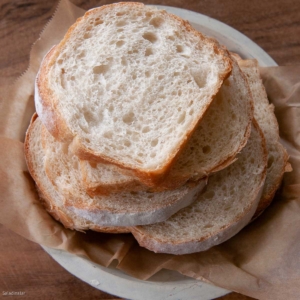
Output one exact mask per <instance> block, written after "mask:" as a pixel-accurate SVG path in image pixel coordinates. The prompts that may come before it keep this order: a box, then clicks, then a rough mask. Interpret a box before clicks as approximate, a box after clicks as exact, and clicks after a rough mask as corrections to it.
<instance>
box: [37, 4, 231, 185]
mask: <svg viewBox="0 0 300 300" xmlns="http://www.w3.org/2000/svg"><path fill="white" fill-rule="evenodd" d="M231 68H232V67H231V59H230V57H229V54H228V52H227V50H225V49H224V48H223V47H220V46H219V44H218V43H217V42H216V41H215V40H213V39H209V38H207V37H205V36H203V35H202V34H201V33H199V32H197V31H196V30H194V29H193V28H192V27H191V26H190V25H189V23H188V22H186V21H183V20H182V19H180V18H178V17H177V16H174V15H171V14H168V13H167V12H165V11H162V10H158V9H156V8H154V7H147V6H144V5H143V4H140V3H117V4H112V5H106V6H102V7H100V8H96V9H93V10H90V11H88V12H87V13H86V14H85V15H84V16H83V17H82V18H80V19H78V20H77V22H76V23H75V24H74V25H73V26H72V27H71V28H70V29H69V31H68V32H67V34H66V35H65V37H64V39H63V40H62V41H61V42H60V43H59V44H58V45H57V47H55V48H53V49H52V50H51V51H50V52H49V53H48V55H47V56H46V57H45V59H44V60H43V62H42V65H41V68H40V71H39V74H38V76H37V86H38V88H37V89H36V97H35V101H36V110H37V113H38V115H39V116H40V118H41V120H42V122H43V124H44V125H45V126H46V127H47V129H48V130H49V131H50V132H51V134H52V135H53V136H54V137H55V138H56V139H58V140H60V141H61V142H72V144H73V150H74V151H75V153H76V155H78V156H79V157H80V158H81V159H85V160H95V161H98V162H106V163H112V164H115V165H118V166H119V167H121V168H124V169H129V170H133V172H134V173H135V175H136V176H138V177H139V178H140V180H141V181H142V182H144V183H145V184H147V185H150V186H152V185H156V184H157V183H159V182H160V180H162V178H163V177H164V176H165V175H166V173H167V172H168V171H169V169H170V168H171V166H172V165H173V164H174V162H175V161H176V159H177V156H178V155H179V154H180V152H181V151H182V149H183V148H184V146H185V144H186V142H187V141H188V140H189V138H190V136H191V135H192V133H193V131H194V130H195V128H196V126H197V125H198V124H199V122H200V121H201V119H202V118H203V115H204V113H205V111H206V110H207V108H208V107H209V106H210V104H211V102H212V99H213V97H214V96H215V95H216V94H217V92H218V90H219V89H220V87H221V85H222V83H223V80H224V79H226V78H227V77H228V76H229V75H230V72H231ZM162 124H163V126H162Z"/></svg>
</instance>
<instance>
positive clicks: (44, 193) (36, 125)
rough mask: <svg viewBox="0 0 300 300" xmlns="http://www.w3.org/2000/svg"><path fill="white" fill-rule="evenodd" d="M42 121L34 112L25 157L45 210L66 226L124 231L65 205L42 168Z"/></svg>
mask: <svg viewBox="0 0 300 300" xmlns="http://www.w3.org/2000/svg"><path fill="white" fill-rule="evenodd" d="M41 130H42V123H41V122H40V121H39V120H38V119H37V114H34V115H33V117H32V120H31V123H30V125H29V128H28V130H27V133H26V139H25V158H26V162H27V165H28V169H29V172H30V174H31V176H32V178H33V179H34V181H35V183H36V185H37V189H38V192H39V195H40V200H41V201H42V202H43V204H44V206H45V208H46V209H47V211H48V212H49V213H50V214H51V215H52V216H53V217H54V218H55V219H56V220H58V221H59V222H61V223H62V224H63V225H64V226H65V227H66V228H70V229H75V230H78V231H84V230H88V229H92V230H94V231H100V232H109V233H126V232H129V229H128V228H126V227H101V226H98V225H97V224H94V223H93V222H91V221H90V220H87V219H84V218H82V217H80V216H77V215H76V214H74V213H73V212H72V211H70V210H69V209H68V208H67V207H65V199H64V197H63V196H62V195H61V194H60V193H58V192H57V191H56V190H55V189H54V187H53V185H52V183H51V182H50V180H49V179H48V177H47V176H46V174H45V170H44V162H45V161H44V160H45V153H44V149H43V147H42V144H41V139H40V137H41Z"/></svg>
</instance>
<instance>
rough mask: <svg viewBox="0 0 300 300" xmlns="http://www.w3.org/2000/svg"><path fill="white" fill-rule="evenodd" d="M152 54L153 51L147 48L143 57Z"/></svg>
mask: <svg viewBox="0 0 300 300" xmlns="http://www.w3.org/2000/svg"><path fill="white" fill-rule="evenodd" d="M152 54H153V50H152V49H151V48H147V49H146V52H145V56H150V55H152Z"/></svg>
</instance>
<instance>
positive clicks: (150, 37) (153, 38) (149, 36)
mask: <svg viewBox="0 0 300 300" xmlns="http://www.w3.org/2000/svg"><path fill="white" fill-rule="evenodd" d="M143 38H144V39H145V40H148V41H149V42H150V43H155V42H156V41H157V36H156V34H155V33H153V32H145V33H144V34H143Z"/></svg>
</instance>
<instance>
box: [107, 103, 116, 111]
mask: <svg viewBox="0 0 300 300" xmlns="http://www.w3.org/2000/svg"><path fill="white" fill-rule="evenodd" d="M114 109H115V108H114V106H113V105H112V104H110V105H109V107H108V111H110V112H113V111H114Z"/></svg>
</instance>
